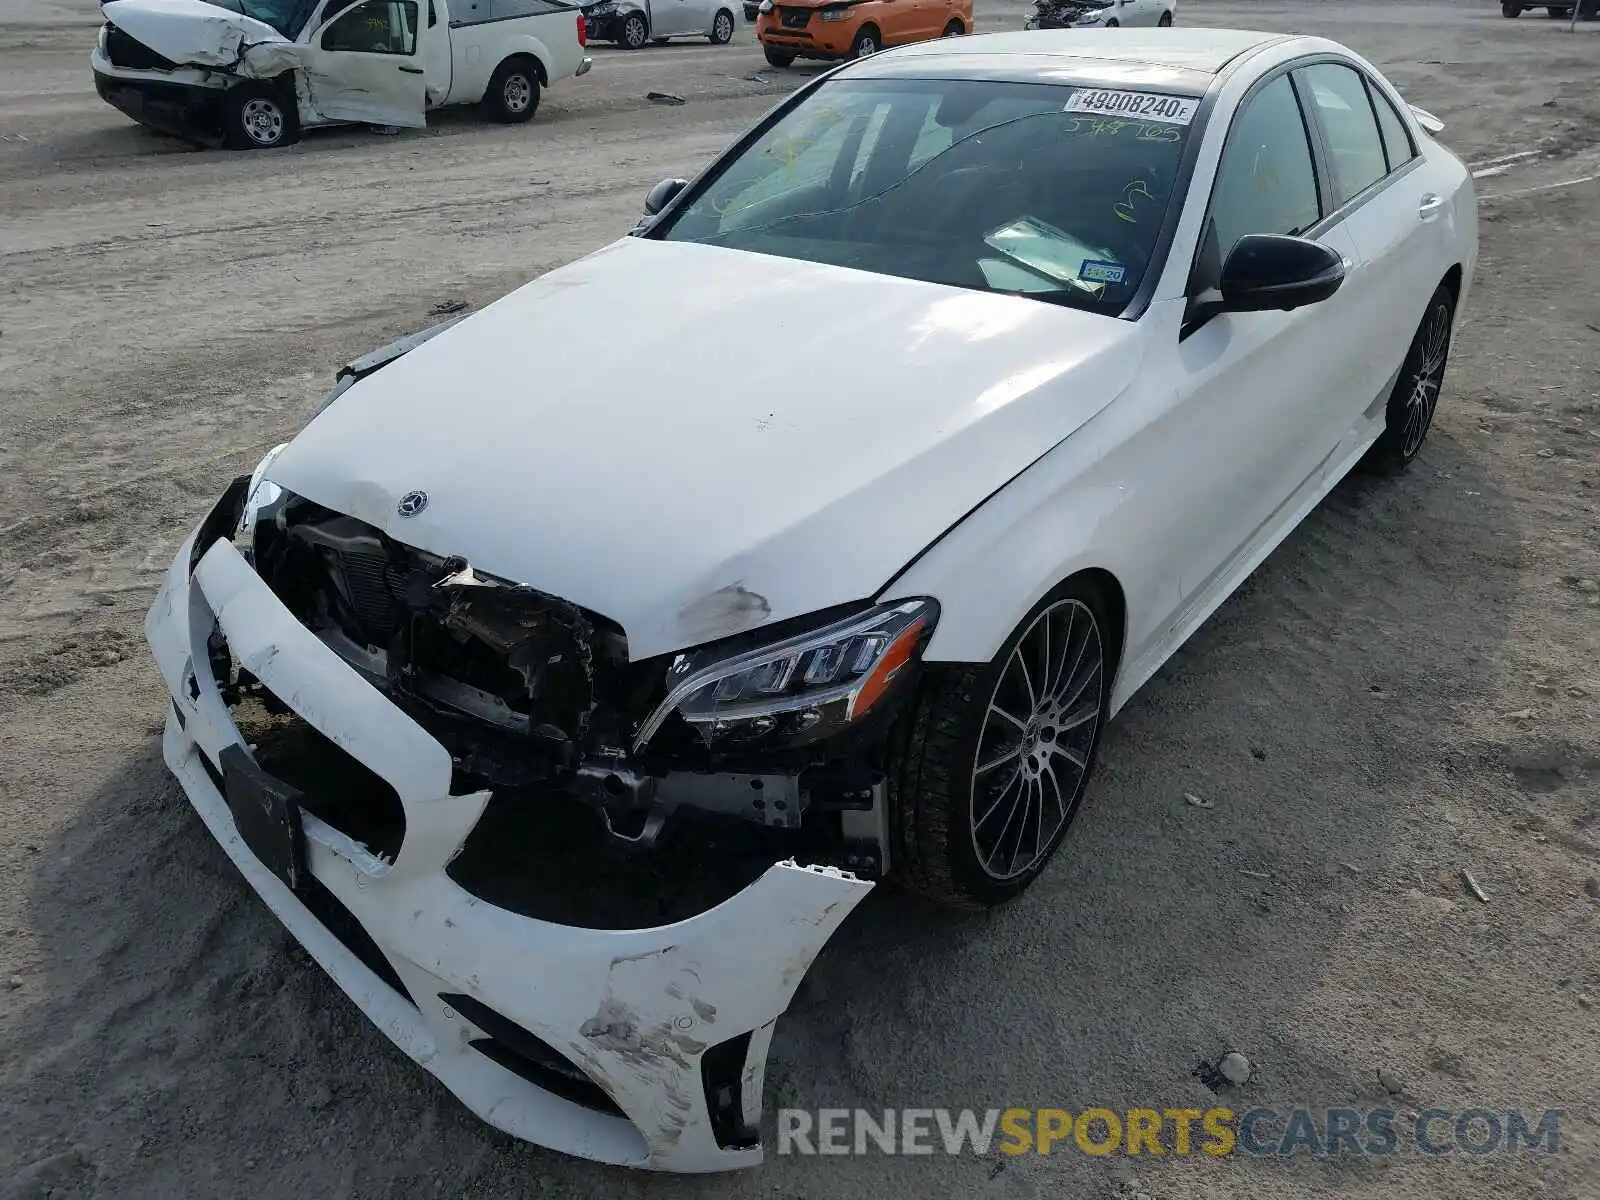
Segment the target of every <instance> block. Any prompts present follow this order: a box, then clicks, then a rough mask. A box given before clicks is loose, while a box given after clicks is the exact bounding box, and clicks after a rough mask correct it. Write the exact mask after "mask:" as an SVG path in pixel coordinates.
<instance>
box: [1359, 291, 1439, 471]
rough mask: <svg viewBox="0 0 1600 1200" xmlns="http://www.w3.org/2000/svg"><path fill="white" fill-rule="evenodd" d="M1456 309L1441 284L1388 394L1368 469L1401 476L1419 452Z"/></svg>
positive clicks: (1434, 403) (1430, 423)
mask: <svg viewBox="0 0 1600 1200" xmlns="http://www.w3.org/2000/svg"><path fill="white" fill-rule="evenodd" d="M1455 308H1456V299H1455V296H1454V295H1453V294H1451V291H1450V289H1449V288H1447V287H1445V286H1444V285H1442V284H1441V285H1440V286H1439V287H1438V288H1437V289H1436V290H1435V291H1434V293H1433V296H1432V297H1431V298H1430V299H1429V300H1428V308H1427V311H1426V312H1425V313H1424V314H1423V317H1422V324H1421V325H1419V326H1418V327H1417V333H1416V336H1415V337H1413V338H1412V339H1411V348H1410V349H1409V350H1408V351H1406V359H1405V362H1404V363H1402V364H1401V366H1400V375H1399V378H1397V379H1396V380H1395V384H1394V391H1392V392H1390V393H1389V407H1388V410H1387V413H1386V415H1385V423H1384V429H1383V432H1382V433H1381V434H1379V435H1378V440H1377V441H1376V442H1374V443H1373V445H1372V449H1371V450H1370V451H1368V453H1367V459H1366V463H1365V465H1367V466H1368V467H1370V468H1372V469H1374V470H1377V471H1379V472H1385V473H1392V472H1395V471H1403V470H1405V469H1406V468H1407V467H1409V466H1410V465H1411V464H1412V462H1413V461H1415V459H1416V457H1417V455H1418V454H1420V453H1421V452H1422V443H1423V441H1424V440H1425V439H1426V438H1427V436H1428V430H1429V429H1431V428H1433V414H1434V412H1435V411H1436V410H1437V408H1438V406H1439V389H1440V388H1441V387H1442V386H1443V385H1444V370H1445V366H1446V365H1447V364H1448V363H1449V361H1450V331H1451V327H1452V324H1453V322H1454V320H1455Z"/></svg>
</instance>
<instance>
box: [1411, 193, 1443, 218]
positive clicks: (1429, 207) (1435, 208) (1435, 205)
mask: <svg viewBox="0 0 1600 1200" xmlns="http://www.w3.org/2000/svg"><path fill="white" fill-rule="evenodd" d="M1443 209H1444V197H1443V196H1435V195H1433V194H1432V193H1431V192H1430V193H1429V194H1428V195H1426V196H1424V197H1423V198H1422V203H1421V204H1419V205H1417V216H1418V217H1420V218H1421V219H1422V220H1424V221H1431V220H1433V219H1434V218H1435V217H1437V216H1438V215H1439V213H1440V212H1441V211H1443Z"/></svg>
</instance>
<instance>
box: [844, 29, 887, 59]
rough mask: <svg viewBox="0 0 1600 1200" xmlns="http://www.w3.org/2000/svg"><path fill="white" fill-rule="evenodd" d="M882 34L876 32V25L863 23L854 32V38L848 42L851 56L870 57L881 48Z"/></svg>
mask: <svg viewBox="0 0 1600 1200" xmlns="http://www.w3.org/2000/svg"><path fill="white" fill-rule="evenodd" d="M882 38H883V35H882V34H881V33H879V32H878V27H877V26H876V25H863V26H862V27H861V31H860V32H859V33H857V34H856V40H855V41H853V42H851V43H850V57H851V58H871V57H872V56H873V55H874V54H876V53H877V52H878V51H879V50H882V49H883V41H882Z"/></svg>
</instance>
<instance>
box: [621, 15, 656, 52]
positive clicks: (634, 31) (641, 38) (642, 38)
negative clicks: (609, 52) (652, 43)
mask: <svg viewBox="0 0 1600 1200" xmlns="http://www.w3.org/2000/svg"><path fill="white" fill-rule="evenodd" d="M649 40H650V27H649V26H648V25H646V24H645V21H644V15H643V14H642V13H629V14H628V18H627V20H625V21H623V22H622V34H621V36H620V37H619V38H618V39H617V44H618V45H620V46H621V47H622V48H623V49H624V50H637V49H639V48H640V47H641V46H643V45H644V44H645V43H646V42H647V41H649Z"/></svg>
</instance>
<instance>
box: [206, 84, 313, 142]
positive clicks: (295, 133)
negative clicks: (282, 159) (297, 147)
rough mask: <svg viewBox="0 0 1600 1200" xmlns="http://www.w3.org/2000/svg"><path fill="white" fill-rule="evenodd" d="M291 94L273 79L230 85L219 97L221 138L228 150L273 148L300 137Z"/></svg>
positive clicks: (298, 122) (298, 116)
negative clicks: (220, 98) (290, 97)
mask: <svg viewBox="0 0 1600 1200" xmlns="http://www.w3.org/2000/svg"><path fill="white" fill-rule="evenodd" d="M290 95H292V93H289V92H287V90H286V89H284V88H281V87H279V86H278V84H277V83H276V82H275V81H269V80H259V81H256V82H251V83H241V84H238V85H236V86H234V87H231V88H229V89H228V90H227V92H226V93H225V94H224V95H223V98H222V137H223V142H224V144H226V145H227V147H228V149H230V150H277V149H279V148H281V147H283V146H292V145H294V144H295V143H296V142H298V141H299V140H300V114H299V113H298V112H296V111H295V106H294V102H293V101H292V100H291V99H289V96H290Z"/></svg>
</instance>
